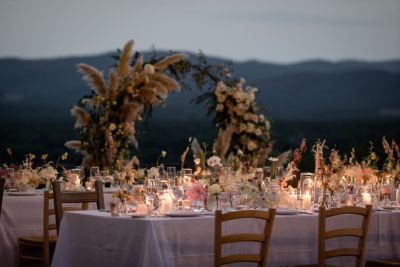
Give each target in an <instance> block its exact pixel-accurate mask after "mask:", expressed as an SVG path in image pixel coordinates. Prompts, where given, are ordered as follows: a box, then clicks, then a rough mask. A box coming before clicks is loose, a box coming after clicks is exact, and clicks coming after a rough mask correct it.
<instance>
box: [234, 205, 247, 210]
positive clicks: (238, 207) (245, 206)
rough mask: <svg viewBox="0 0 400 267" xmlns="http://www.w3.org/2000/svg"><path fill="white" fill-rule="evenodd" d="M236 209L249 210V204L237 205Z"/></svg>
mask: <svg viewBox="0 0 400 267" xmlns="http://www.w3.org/2000/svg"><path fill="white" fill-rule="evenodd" d="M236 209H237V210H249V209H250V206H249V205H237V206H236Z"/></svg>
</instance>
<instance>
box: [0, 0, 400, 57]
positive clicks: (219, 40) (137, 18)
mask: <svg viewBox="0 0 400 267" xmlns="http://www.w3.org/2000/svg"><path fill="white" fill-rule="evenodd" d="M399 14H400V1H398V0H379V1H378V0H333V1H324V0H291V1H290V0H276V1H267V0H259V1H258V0H254V1H253V0H249V1H244V0H202V1H191V0H169V1H164V0H157V1H134V0H114V1H110V0H105V1H104V0H1V1H0V36H1V37H0V58H4V57H19V58H54V57H65V56H70V55H93V54H99V53H103V52H108V51H115V49H117V48H118V47H122V46H123V44H124V43H125V42H126V41H127V40H128V39H134V40H135V49H138V50H140V51H144V50H148V49H150V48H151V46H152V45H155V47H156V48H157V49H168V50H170V49H172V50H176V51H193V52H196V51H198V50H200V49H201V50H203V51H204V52H205V53H206V54H207V55H213V56H220V57H225V58H229V59H233V60H248V59H256V60H260V61H272V62H294V61H301V60H306V59H328V60H343V59H361V60H388V59H399V58H400V15H399Z"/></svg>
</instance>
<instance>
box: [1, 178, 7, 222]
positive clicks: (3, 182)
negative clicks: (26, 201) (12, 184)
mask: <svg viewBox="0 0 400 267" xmlns="http://www.w3.org/2000/svg"><path fill="white" fill-rule="evenodd" d="M5 183H6V179H3V178H1V179H0V216H1V207H2V204H3V193H4V184H5Z"/></svg>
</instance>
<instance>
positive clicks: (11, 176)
mask: <svg viewBox="0 0 400 267" xmlns="http://www.w3.org/2000/svg"><path fill="white" fill-rule="evenodd" d="M14 183H15V170H14V168H7V169H6V188H7V189H12V188H14Z"/></svg>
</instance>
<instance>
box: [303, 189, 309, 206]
mask: <svg viewBox="0 0 400 267" xmlns="http://www.w3.org/2000/svg"><path fill="white" fill-rule="evenodd" d="M303 209H305V210H310V209H311V195H310V192H308V191H307V192H306V194H305V195H303Z"/></svg>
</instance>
